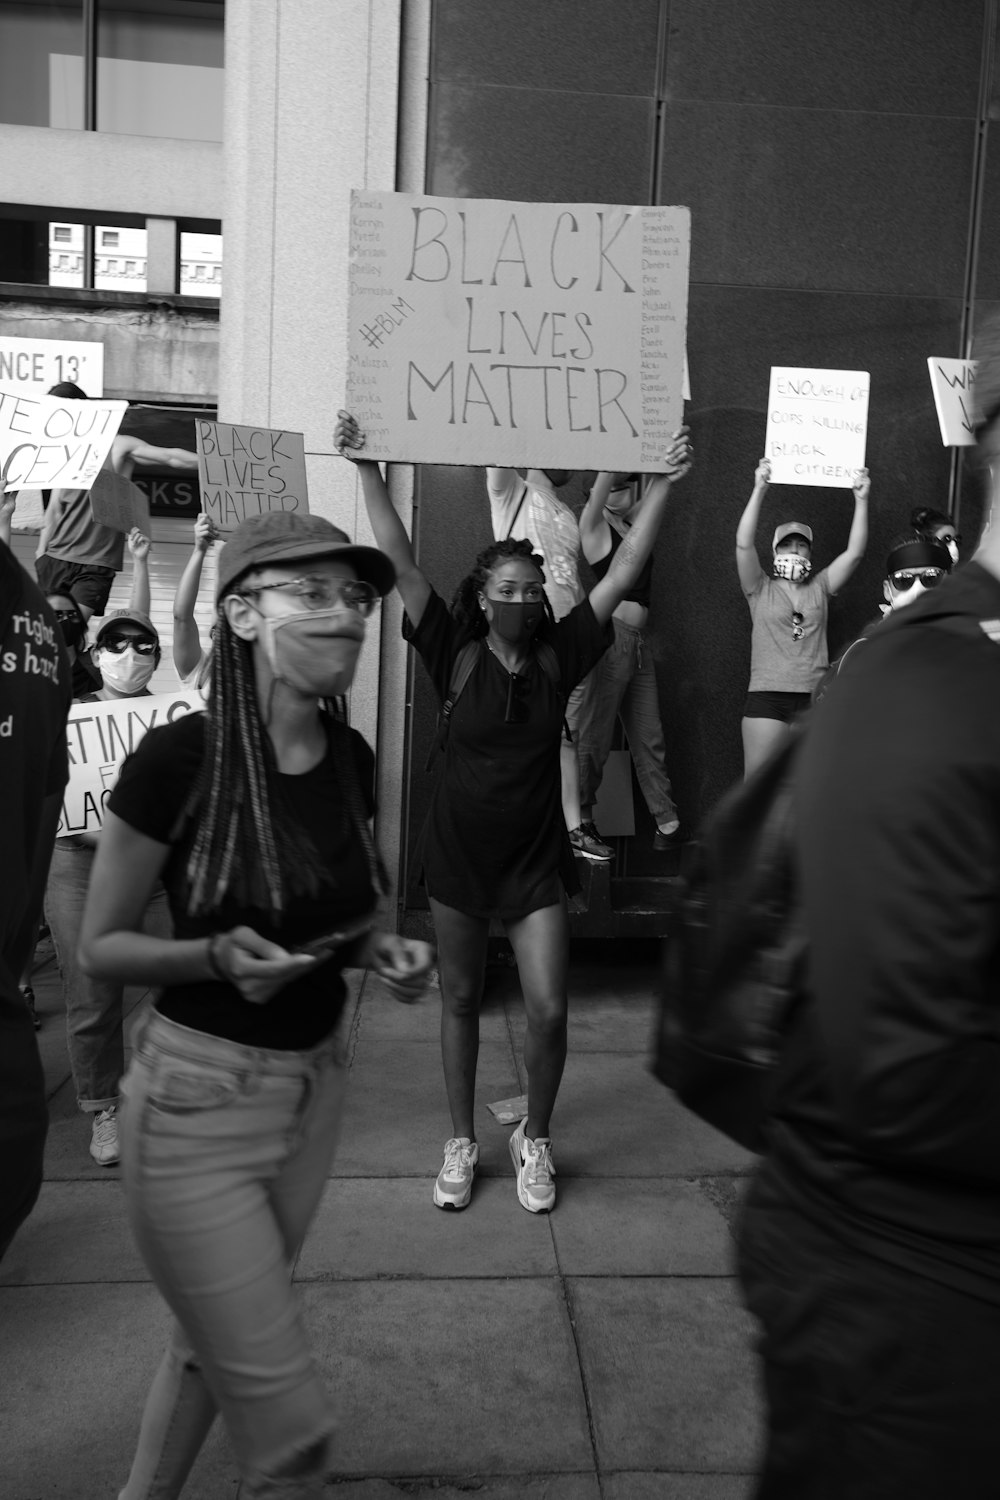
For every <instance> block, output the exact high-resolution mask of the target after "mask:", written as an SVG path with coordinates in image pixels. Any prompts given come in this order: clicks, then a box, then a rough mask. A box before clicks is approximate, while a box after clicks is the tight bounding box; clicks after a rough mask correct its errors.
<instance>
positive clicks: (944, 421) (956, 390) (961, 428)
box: [927, 355, 976, 448]
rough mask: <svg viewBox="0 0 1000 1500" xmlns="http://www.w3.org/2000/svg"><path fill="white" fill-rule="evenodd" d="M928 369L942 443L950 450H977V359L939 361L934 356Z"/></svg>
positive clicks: (928, 363) (929, 362) (930, 359)
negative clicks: (975, 400) (974, 391)
mask: <svg viewBox="0 0 1000 1500" xmlns="http://www.w3.org/2000/svg"><path fill="white" fill-rule="evenodd" d="M927 369H928V371H929V372H930V377H931V390H932V391H933V392H934V405H935V407H936V408H937V418H938V426H939V427H940V429H941V441H942V443H943V444H944V446H945V447H946V448H974V447H975V444H976V429H975V424H974V422H973V407H974V398H973V394H972V392H973V390H974V389H975V384H976V362H975V360H973V359H938V358H937V357H936V356H935V355H931V356H930V358H929V359H928V361H927Z"/></svg>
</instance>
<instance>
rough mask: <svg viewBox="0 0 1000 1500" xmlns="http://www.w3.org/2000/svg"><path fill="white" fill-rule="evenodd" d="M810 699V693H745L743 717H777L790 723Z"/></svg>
mask: <svg viewBox="0 0 1000 1500" xmlns="http://www.w3.org/2000/svg"><path fill="white" fill-rule="evenodd" d="M811 701H812V694H811V693H747V701H746V703H744V705H743V717H744V719H778V720H779V721H780V722H781V723H782V724H792V723H794V721H795V720H796V719H797V718H798V717H799V715H800V714H804V713H805V711H806V709H807V708H808V707H809V704H810V703H811Z"/></svg>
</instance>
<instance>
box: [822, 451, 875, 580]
mask: <svg viewBox="0 0 1000 1500" xmlns="http://www.w3.org/2000/svg"><path fill="white" fill-rule="evenodd" d="M871 487H872V482H871V479H870V477H869V474H868V470H867V469H856V470H855V472H854V486H853V489H854V519H853V520H852V521H851V530H850V534H849V535H848V538H847V546H846V548H845V549H844V551H843V552H842V553H841V554H840V556H839V557H835V558H834V559H833V562H832V563H831V564H830V566H829V567H828V568H827V570H826V571H827V577H828V578H829V580H830V593H831V594H838V593H839V592H840V590H841V589H842V588H843V587H844V584H845V583H846V582H847V580H848V579H849V578H850V576H851V574H852V573H853V572H854V569H855V568H856V567H857V565H858V563H859V562H860V561H861V559H862V558H863V557H864V555H865V548H866V547H867V545H868V496H869V494H870V493H871Z"/></svg>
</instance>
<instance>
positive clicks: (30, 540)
mask: <svg viewBox="0 0 1000 1500" xmlns="http://www.w3.org/2000/svg"><path fill="white" fill-rule="evenodd" d="M151 530H152V542H153V545H152V548H151V549H150V553H149V591H150V617H151V619H152V621H153V624H154V625H155V626H156V628H157V630H158V631H159V633H160V644H161V646H162V648H163V655H162V658H161V661H160V665H159V667H158V668H157V670H156V672H155V673H154V675H153V679H152V681H151V682H150V684H149V689H150V692H152V693H170V692H174V691H175V690H176V688H177V686H178V677H177V673H176V672H175V670H174V661H173V652H172V642H173V628H174V622H173V608H174V594H175V593H176V591H177V585H178V583H179V582H180V576H181V574H182V573H183V571H184V566H185V564H186V563H187V560H188V558H189V557H190V556H191V549H192V546H193V542H194V528H193V526H192V524H191V522H190V521H186V520H185V521H180V520H169V519H166V518H164V519H161V518H159V517H156V516H154V517H153V520H152V524H151ZM12 541H13V549H14V555H15V556H16V557H17V559H18V561H19V562H21V563H23V565H24V566H25V567H26V568H27V570H28V572H29V573H30V574H31V576H32V577H34V576H35V568H34V562H35V552H36V550H37V548H38V535H37V533H36V532H23V531H22V532H18V531H15V532H14V535H13V539H12ZM221 545H222V543H221V542H216V543H215V545H214V546H212V547H210V548H209V551H208V556H207V557H206V559H205V565H204V568H203V569H202V575H201V588H200V590H199V593H198V603H197V605H196V606H195V620H196V621H197V625H198V633H199V635H200V636H201V644H202V649H203V650H207V649H208V644H209V631H210V630H211V628H212V623H213V620H214V618H215V611H214V608H213V603H212V601H213V597H214V593H215V567H216V556H217V554H218V551H219V548H220V546H221ZM131 590H132V559H131V557H130V556H129V553H128V549H127V548H126V551H125V569H124V571H123V572H121V573H118V574H117V575H116V577H115V581H114V584H113V586H112V589H111V597H110V599H109V600H108V609H109V610H111V609H126V608H127V607H128V602H129V594H130V593H131ZM99 625H100V620H97V619H95V620H92V621H91V626H90V636H91V639H93V636H94V633H95V631H96V629H97V627H98V626H99Z"/></svg>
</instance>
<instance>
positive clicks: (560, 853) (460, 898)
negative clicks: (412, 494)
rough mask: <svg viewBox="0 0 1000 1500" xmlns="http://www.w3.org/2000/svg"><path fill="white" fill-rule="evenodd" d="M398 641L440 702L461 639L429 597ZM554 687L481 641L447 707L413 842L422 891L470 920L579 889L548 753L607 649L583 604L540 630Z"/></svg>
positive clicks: (554, 752) (604, 633) (555, 750)
mask: <svg viewBox="0 0 1000 1500" xmlns="http://www.w3.org/2000/svg"><path fill="white" fill-rule="evenodd" d="M403 634H404V636H405V637H406V639H407V640H409V641H411V642H412V644H413V647H414V649H415V650H416V651H417V652H418V653H419V655H420V657H421V659H422V661H423V663H424V666H425V667H426V668H427V671H428V673H429V674H430V677H431V680H432V681H433V683H434V687H435V689H436V691H437V694H438V697H439V698H441V699H442V700H443V699H445V698H446V697H447V695H448V689H449V685H450V682H451V673H452V669H453V666H454V663H455V658H456V657H457V655H458V653H459V651H460V650H461V649H462V647H463V645H464V644H465V642H466V641H467V640H468V638H469V637H468V632H467V631H466V630H465V629H464V628H463V627H462V626H460V625H459V624H458V622H457V621H456V620H455V619H454V617H453V616H452V615H451V614H450V612H449V611H448V609H447V607H446V605H445V603H444V601H443V599H441V598H440V596H439V595H438V594H435V593H432V594H431V596H430V598H429V599H428V601H427V606H426V608H425V609H424V612H423V615H422V616H421V618H420V623H419V625H418V626H417V627H416V628H414V627H413V626H412V625H411V623H410V620H409V619H408V618H406V619H404V623H403ZM544 638H545V640H546V641H548V643H549V644H550V645H551V647H552V650H553V652H554V653H555V657H556V660H557V662H558V664H559V682H558V685H556V683H554V682H553V681H552V679H551V678H550V676H549V674H548V673H547V672H546V671H545V669H544V668H543V667H542V666H541V665H540V663H539V662H538V660H537V658H531V659H529V661H528V664H527V667H526V669H525V671H524V672H523V673H518V674H516V675H514V674H511V673H510V672H508V671H507V669H506V668H505V667H504V666H503V664H502V663H501V662H500V661H498V660H497V658H496V657H495V656H494V655H493V653H492V652H490V651H489V650H487V648H486V646H485V644H484V645H483V646H482V648H481V653H480V656H479V659H478V660H477V662H476V665H475V667H474V669H473V671H472V673H471V675H470V677H469V680H468V682H467V684H466V686H465V689H464V691H463V692H462V695H461V697H460V698H459V699H458V700H457V702H456V703H455V706H454V710H453V712H452V715H451V722H450V724H449V727H448V736H447V739H446V741H445V750H444V756H443V763H442V764H441V766H440V774H439V778H438V783H437V786H436V787H435V789H434V794H433V798H432V801H431V807H430V812H429V814H428V818H427V825H426V827H425V830H424V837H423V851H422V852H423V871H424V879H425V883H426V886H427V891H428V894H429V895H431V896H433V897H434V898H435V900H437V901H441V902H442V903H443V904H444V905H445V906H451V907H454V908H455V909H456V910H458V911H462V912H465V913H467V914H469V915H473V916H486V915H489V914H490V913H492V912H497V913H499V914H500V915H501V916H503V917H505V918H507V919H511V920H512V919H515V918H517V917H520V916H523V915H526V914H527V913H528V912H531V911H536V910H538V909H539V908H540V907H543V906H550V905H552V904H553V903H554V902H556V901H558V900H559V898H560V894H561V886H562V887H565V889H566V890H568V891H571V892H572V891H574V890H576V889H578V886H577V883H576V874H575V869H574V862H573V854H572V851H571V849H570V845H569V839H568V836H567V833H566V825H565V821H564V819H563V813H562V799H561V795H560V772H559V745H560V739H561V735H562V726H563V715H564V714H565V712H566V707H565V705H566V698H567V696H568V694H569V693H570V691H571V690H572V689H573V688H574V687H575V686H576V684H577V683H578V682H580V681H582V679H583V678H584V677H585V676H586V675H587V673H588V672H589V671H590V669H591V667H593V665H594V663H595V662H597V661H598V660H599V659H600V657H601V656H602V654H603V653H604V652H605V651H606V650H607V648H608V645H609V644H610V642H611V640H612V639H613V631H612V628H611V626H610V625H600V624H599V623H598V621H597V619H596V617H595V615H594V611H593V609H592V608H591V605H590V600H589V599H583V600H581V602H580V603H579V604H577V605H576V606H575V607H574V608H573V609H571V610H570V612H569V614H568V615H564V616H563V618H562V619H561V620H559V621H558V623H557V624H555V625H553V626H551V627H549V629H548V630H547V631H546V633H545V637H544Z"/></svg>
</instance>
